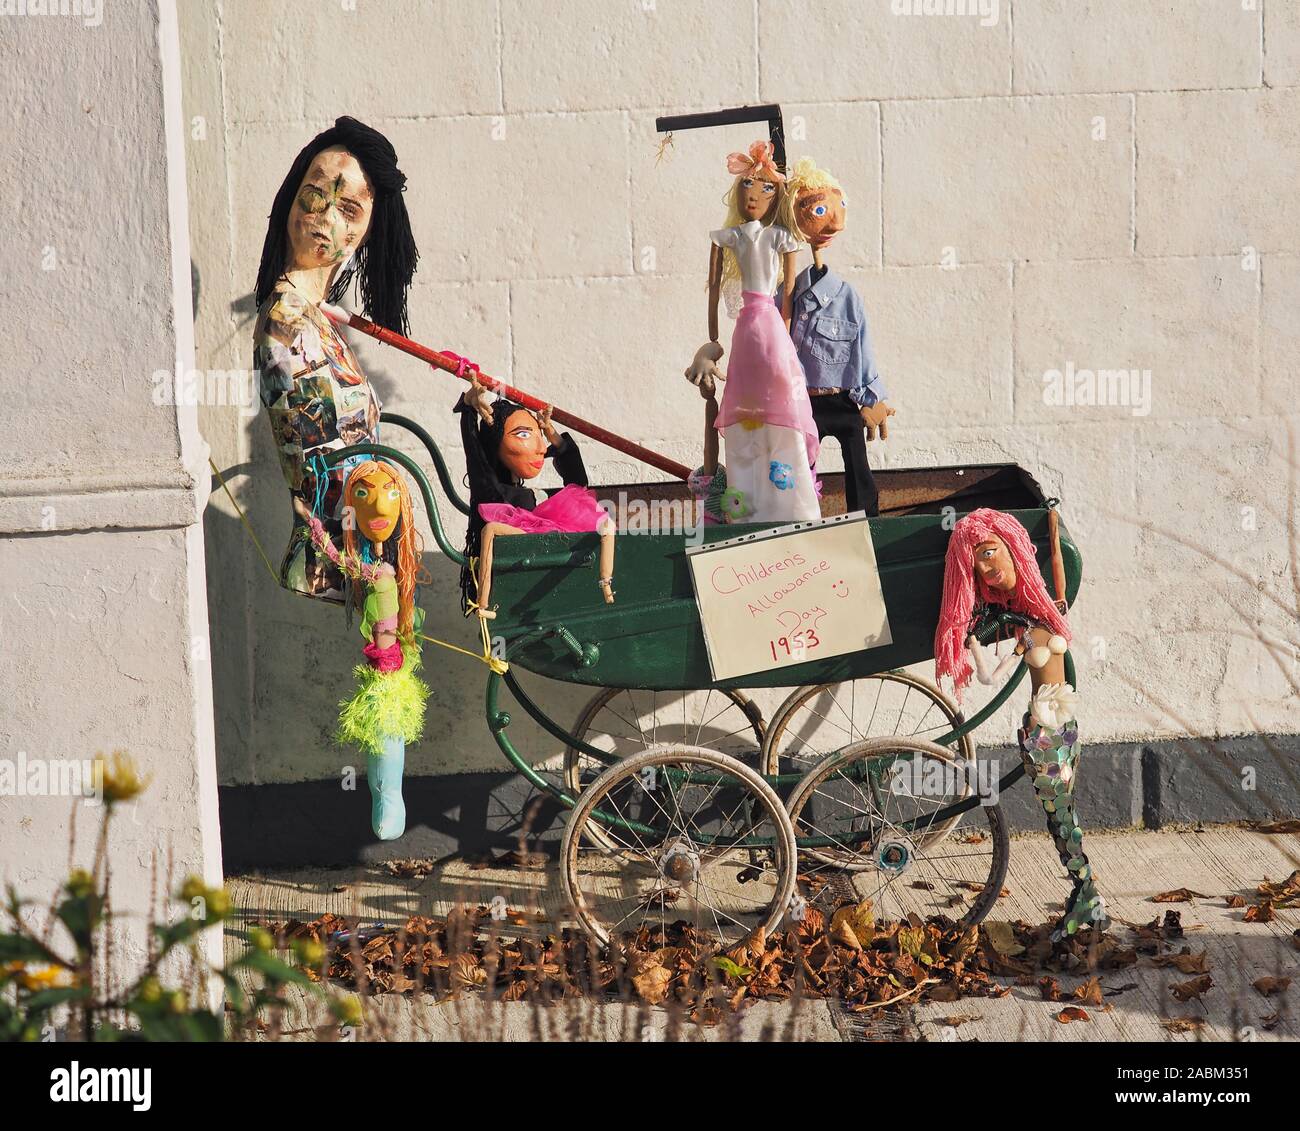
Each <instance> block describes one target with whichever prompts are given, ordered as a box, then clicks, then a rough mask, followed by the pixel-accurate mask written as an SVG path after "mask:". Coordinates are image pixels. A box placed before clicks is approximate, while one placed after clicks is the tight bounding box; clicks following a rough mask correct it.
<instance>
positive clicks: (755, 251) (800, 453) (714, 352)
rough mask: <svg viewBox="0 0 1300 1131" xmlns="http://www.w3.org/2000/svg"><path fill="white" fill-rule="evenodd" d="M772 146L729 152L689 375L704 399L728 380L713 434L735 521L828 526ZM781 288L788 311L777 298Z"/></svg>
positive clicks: (786, 211) (790, 241) (784, 199)
mask: <svg viewBox="0 0 1300 1131" xmlns="http://www.w3.org/2000/svg"><path fill="white" fill-rule="evenodd" d="M772 153H773V150H772V143H771V142H767V141H757V142H755V143H754V144H753V145H751V146H750V147H749V151H748V152H747V153H732V154H731V155H730V156H729V157H728V158H727V169H728V171H729V172H731V173H733V174H734V175H735V177H736V179H735V182H734V183H733V184H732V187H731V192H730V193H729V194H728V197H727V201H728V213H727V223H726V227H724V228H720V229H718V230H717V231H715V232H710V233H709V239H710V241H711V242H712V245H713V246H712V247H711V249H710V252H709V307H708V309H709V340H708V341H707V342H706V343H705V344H704V345H703V346H701V347H700V348H699V349H698V350H697V351H696V353H695V358H694V360H693V361H692V362H691V364H690V366H689V367H688V368H687V370H686V377H687V379H688V380H689V381H691V383H692V384H695V385H697V386H700V388H701V391H702V392H704V393H705V395H706V398H707V396H708V393H709V392H710V391H711V389H712V387H713V383H714V382H715V381H721V380H725V381H726V385H725V388H724V391H723V395H722V406H721V408H720V410H719V412H718V416H717V421H716V427H717V429H718V431H719V432H721V433H722V438H723V442H724V444H725V446H726V458H727V483H728V489H729V491H730V492H731V500H732V504H733V505H732V511H731V514H730V518H731V521H733V522H735V521H747V522H783V521H804V520H808V519H816V518H820V517H821V507H820V505H819V503H818V497H817V488H816V484H815V481H814V475H813V470H814V468H815V467H816V466H817V451H818V446H819V442H820V441H819V439H818V435H817V425H816V424H815V423H814V421H813V415H812V403H811V401H810V400H809V398H808V389H807V385H806V383H805V381H804V372H803V366H802V365H801V364H800V362H799V355H798V353H797V352H796V350H795V347H794V343H793V342H792V341H791V339H790V318H791V314H792V311H793V293H794V283H795V277H796V275H797V273H798V272H797V271H796V270H795V257H796V253H797V252H798V249H799V242H798V240H797V238H796V237H795V236H794V235H793V231H794V222H793V219H792V209H791V204H790V194H789V193H788V192H787V191H786V186H785V176H784V174H782V173H781V172H780V170H778V169H777V167H776V163H775V161H774V159H773V155H772ZM778 278H780V279H781V280H782V286H781V300H782V301H781V307H780V309H778V308H777V306H776V304H775V303H774V302H773V299H772V294H773V292H774V291H775V290H776V284H777V279H778ZM736 290H739V291H740V296H741V300H742V305H741V307H740V311H739V314H738V315H737V316H736V329H735V332H734V333H733V334H732V337H731V361H730V363H729V364H728V366H727V372H726V373H725V374H724V373H722V372H721V371H720V370H719V368H718V361H719V360H720V359H721V357H722V354H723V349H722V346H721V345H720V344H719V342H718V299H719V297H720V296H722V295H723V294H726V295H727V297H728V307H729V308H730V307H731V306H732V301H731V299H732V296H733V294H734V292H735V291H736Z"/></svg>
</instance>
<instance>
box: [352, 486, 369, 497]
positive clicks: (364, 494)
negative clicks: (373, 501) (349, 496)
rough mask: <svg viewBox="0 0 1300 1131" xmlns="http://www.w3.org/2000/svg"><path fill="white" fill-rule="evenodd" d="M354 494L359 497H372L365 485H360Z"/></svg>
mask: <svg viewBox="0 0 1300 1131" xmlns="http://www.w3.org/2000/svg"><path fill="white" fill-rule="evenodd" d="M353 494H355V495H356V497H357V498H358V499H368V498H370V492H369V491H367V490H366V489H365V488H364V487H358V488H357V489H356V491H354V492H353Z"/></svg>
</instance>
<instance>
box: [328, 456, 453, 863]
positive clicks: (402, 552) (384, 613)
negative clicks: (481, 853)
mask: <svg viewBox="0 0 1300 1131" xmlns="http://www.w3.org/2000/svg"><path fill="white" fill-rule="evenodd" d="M343 504H344V520H343V550H342V552H340V551H339V549H338V547H337V546H336V545H335V544H334V542H333V541H331V539H330V537H329V534H328V532H327V530H326V527H325V524H324V523H323V522H322V521H321V520H320V519H319V518H317V517H316V516H314V515H313V516H312V517H311V518H309V519H308V529H309V531H310V537H311V540H312V544H313V546H314V547H315V549H316V551H317V552H318V553H319V554H320V555H321V556H322V557H323V558H325V559H327V560H328V561H329V562H330V563H331V564H332V565H333V566H334V568H335V569H336V570H338V571H339V573H340V574H342V575H343V576H344V577H346V578H348V579H349V580H351V581H353V582H360V583H363V584H364V585H365V587H366V594H365V603H364V606H363V613H362V617H361V635H362V636H363V637H364V638H365V640H366V644H365V647H364V648H363V649H362V652H363V654H364V655H365V657H366V662H365V663H363V664H358V665H357V666H356V668H355V669H354V674H355V675H356V679H357V690H356V693H355V694H354V695H353V696H352V698H351V699H347V700H344V701H343V702H342V703H340V704H339V706H340V707H341V710H340V712H339V729H338V739H339V741H340V742H348V743H351V744H352V745H354V746H356V747H358V748H359V749H360V750H362V751H364V752H365V754H366V755H367V768H366V780H367V781H368V782H369V784H370V826H371V828H372V829H373V830H374V833H375V835H376V836H377V837H379V839H380V840H394V839H396V838H397V837H399V836H401V835H402V832H403V831H404V830H405V828H406V806H405V803H404V802H403V801H402V771H403V769H404V763H405V760H406V744H407V743H408V742H414V741H416V739H418V738H419V737H420V734H421V733H422V731H423V729H424V702H425V700H426V699H427V698H428V695H429V689H428V688H427V687H426V686H425V685H424V683H423V681H422V680H421V679H420V678H419V676H418V675H417V674H416V672H417V671H418V669H419V667H420V646H419V642H418V637H417V635H416V634H417V633H418V632H419V629H420V623H421V621H422V620H423V619H424V615H423V611H422V610H421V609H418V608H416V607H415V583H416V580H417V574H418V572H419V570H420V553H421V548H422V547H421V545H420V535H419V532H418V531H417V530H416V528H415V522H414V519H413V517H412V513H411V497H410V494H409V493H408V492H407V489H406V482H405V480H404V479H403V478H402V476H401V475H400V474H399V473H398V471H397V469H396V468H394V467H393V466H392V465H391V464H388V463H383V462H380V461H377V460H365V461H363V462H362V463H360V464H358V465H357V466H356V467H354V468H353V469H352V471H351V472H350V473H349V475H348V477H347V480H346V481H345V483H344V487H343Z"/></svg>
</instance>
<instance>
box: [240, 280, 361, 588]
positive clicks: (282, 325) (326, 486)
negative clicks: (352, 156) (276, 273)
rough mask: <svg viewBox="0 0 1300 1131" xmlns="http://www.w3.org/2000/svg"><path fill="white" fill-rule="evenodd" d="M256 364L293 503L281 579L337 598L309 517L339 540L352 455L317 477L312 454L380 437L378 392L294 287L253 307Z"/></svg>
mask: <svg viewBox="0 0 1300 1131" xmlns="http://www.w3.org/2000/svg"><path fill="white" fill-rule="evenodd" d="M253 367H254V369H255V370H256V371H257V373H258V381H259V386H260V393H261V398H262V404H263V405H265V406H266V410H267V415H268V417H269V418H270V422H271V432H272V435H273V437H274V442H275V450H276V454H277V455H278V456H279V458H280V469H281V471H283V472H284V478H285V482H286V483H287V484H288V486H289V491H290V494H291V500H292V504H293V508H292V515H293V529H292V531H291V532H290V535H289V546H288V549H286V551H285V554H284V560H283V563H282V564H281V566H280V584H281V585H283V586H284V587H285V588H286V589H289V590H291V591H293V592H295V593H302V594H305V595H306V596H309V597H318V598H321V599H323V600H327V601H334V602H342V601H343V599H344V593H343V586H344V578H343V575H342V573H340V571H339V569H338V567H337V566H336V565H335V564H334V563H333V562H331V561H330V560H329V558H328V557H327V556H326V555H324V554H322V553H319V552H318V551H317V549H316V547H315V546H314V545H313V544H312V539H311V535H310V531H309V529H308V525H307V520H308V517H309V516H310V515H312V514H313V513H314V514H316V515H318V516H319V517H320V518H321V520H322V521H323V522H324V524H325V529H326V531H327V533H328V534H329V536H330V538H331V539H332V540H333V541H335V542H336V543H340V542H342V537H343V528H342V508H343V480H344V479H345V478H346V477H347V474H348V472H349V471H350V470H351V467H352V466H353V461H348V463H347V464H345V465H343V466H340V467H337V468H334V469H332V470H331V471H329V472H328V473H325V474H322V475H320V476H319V477H318V475H317V462H316V460H315V458H314V457H317V456H320V455H323V454H324V453H325V452H328V451H332V450H335V449H338V448H343V447H347V446H348V445H350V444H363V443H377V442H378V439H379V398H378V396H376V394H375V391H374V389H373V388H372V387H371V385H370V382H369V381H367V380H366V376H365V374H364V373H363V372H362V371H361V367H360V366H359V365H358V364H357V359H356V357H355V356H354V355H353V353H352V350H351V348H350V347H349V346H348V344H347V342H345V341H344V340H343V338H342V337H341V336H340V335H339V332H338V331H337V330H336V329H335V328H334V325H333V323H331V322H330V320H329V319H328V318H327V317H326V316H325V314H324V313H323V312H322V311H321V310H320V308H319V307H318V306H316V305H315V304H314V303H312V302H309V301H308V300H307V299H305V298H304V297H303V296H302V295H300V294H298V293H297V292H296V291H292V290H288V291H282V292H278V293H276V294H272V295H271V296H270V297H269V298H268V299H267V300H266V302H265V303H263V304H262V308H261V310H259V311H258V315H257V325H256V327H255V328H254V331H253Z"/></svg>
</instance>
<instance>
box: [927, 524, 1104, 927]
mask: <svg viewBox="0 0 1300 1131" xmlns="http://www.w3.org/2000/svg"><path fill="white" fill-rule="evenodd" d="M977 600H978V601H979V602H980V603H982V604H985V605H997V606H1000V607H1002V608H1005V609H1008V610H1010V611H1011V612H1014V613H1018V614H1020V615H1021V616H1022V617H1025V618H1026V619H1027V620H1028V621H1029V626H1028V627H1027V628H1024V629H1021V630H1019V632H1018V633H1017V637H1018V638H1017V642H1016V647H1015V650H1014V651H1013V652H1012V653H1011V654H1010V655H1009V656H1007V657H1006V658H1005V659H1004V660H1003V661H1002V663H1001V664H999V665H998V667H997V668H996V669H994V670H992V671H990V665H989V662H988V661H987V660H986V658H985V657H984V654H983V651H982V649H981V647H980V644H979V642H978V641H977V640H976V638H975V637H974V636H973V635H971V633H970V625H971V620H972V617H973V615H974V613H975V606H976V603H977ZM1069 641H1070V625H1069V623H1068V622H1067V620H1066V618H1065V612H1064V609H1063V608H1061V607H1058V606H1057V604H1056V603H1055V602H1053V601H1052V599H1051V598H1050V597H1049V596H1048V594H1047V586H1046V585H1045V584H1044V583H1043V577H1042V574H1041V573H1040V572H1039V569H1038V561H1037V558H1036V555H1035V553H1034V545H1033V542H1032V541H1031V540H1030V538H1029V532H1028V531H1026V530H1025V528H1024V527H1023V526H1022V525H1021V524H1020V523H1019V522H1018V521H1017V520H1016V519H1015V518H1013V517H1012V516H1011V515H1009V514H1003V513H1002V512H1001V511H995V510H990V509H988V508H983V509H980V510H977V511H972V512H971V513H970V514H968V515H966V516H965V517H964V518H962V519H960V520H959V521H958V522H957V524H956V526H954V527H953V531H952V538H951V540H950V541H949V543H948V553H947V557H946V559H945V561H944V574H943V606H942V608H941V610H940V614H939V627H938V629H937V631H936V632H935V635H934V667H935V674H936V677H937V678H938V679H940V680H942V679H943V678H945V677H946V678H948V679H950V680H951V681H952V685H953V689H954V691H955V693H956V695H957V698H958V700H959V701H960V699H961V693H962V690H963V689H964V688H965V687H966V686H967V685H968V684H969V683H970V679H971V676H972V674H974V675H976V676H977V677H978V678H979V680H980V682H981V683H994V682H996V681H997V680H998V679H999V678H1000V677H1002V676H1003V675H1005V674H1007V672H1008V669H1009V668H1010V667H1011V666H1013V665H1014V664H1015V663H1018V662H1019V661H1020V660H1021V659H1023V660H1024V663H1025V664H1026V665H1027V666H1028V668H1029V678H1030V683H1031V684H1032V687H1033V697H1032V698H1031V699H1030V702H1029V710H1028V711H1027V712H1026V713H1025V716H1024V721H1023V723H1022V724H1021V728H1020V731H1019V732H1018V734H1017V739H1018V741H1019V746H1020V756H1021V758H1022V760H1023V761H1024V764H1025V771H1026V773H1028V775H1029V779H1030V781H1032V782H1033V784H1034V793H1035V794H1036V795H1037V797H1038V800H1039V803H1040V804H1041V805H1042V807H1043V812H1044V813H1045V814H1046V815H1047V829H1048V831H1049V832H1050V833H1051V834H1052V839H1053V841H1054V842H1055V844H1056V851H1057V853H1058V854H1059V855H1060V858H1061V863H1062V864H1064V865H1065V868H1066V870H1067V871H1068V872H1069V874H1070V878H1071V880H1072V882H1073V885H1074V886H1073V890H1072V891H1071V893H1070V897H1069V899H1068V900H1066V904H1065V912H1064V914H1063V915H1062V916H1061V918H1060V919H1059V920H1058V922H1057V923H1056V924H1055V926H1054V928H1053V930H1052V938H1053V940H1059V939H1062V938H1066V937H1072V936H1075V935H1077V934H1078V932H1080V931H1082V930H1087V929H1091V930H1092V931H1093V932H1094V933H1095V934H1100V933H1101V932H1103V931H1105V930H1106V928H1107V927H1108V926H1109V925H1110V922H1109V920H1108V919H1107V917H1106V910H1105V904H1104V902H1103V900H1102V898H1101V894H1100V893H1099V892H1098V890H1097V886H1096V882H1095V877H1094V876H1093V872H1092V865H1091V864H1089V862H1088V857H1087V856H1085V855H1084V852H1083V831H1082V829H1080V827H1079V821H1078V818H1077V816H1076V815H1075V810H1074V787H1075V784H1076V781H1077V778H1078V763H1079V724H1078V722H1077V720H1076V718H1075V710H1076V706H1077V703H1078V695H1077V694H1076V692H1075V689H1074V688H1073V687H1072V686H1071V685H1070V684H1068V683H1067V682H1066V681H1065V652H1066V649H1067V648H1068V646H1069Z"/></svg>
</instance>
